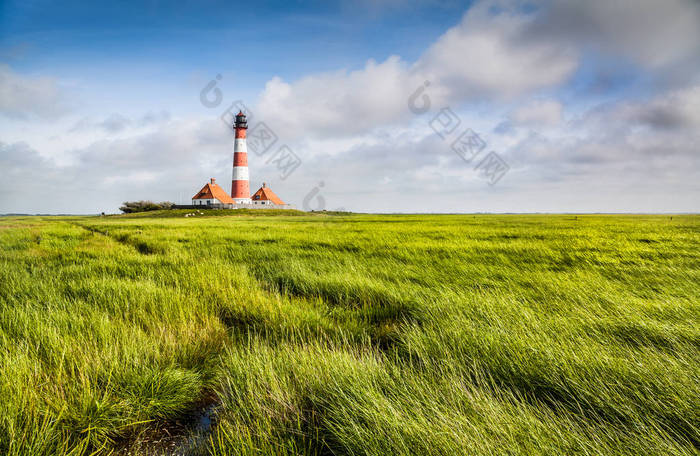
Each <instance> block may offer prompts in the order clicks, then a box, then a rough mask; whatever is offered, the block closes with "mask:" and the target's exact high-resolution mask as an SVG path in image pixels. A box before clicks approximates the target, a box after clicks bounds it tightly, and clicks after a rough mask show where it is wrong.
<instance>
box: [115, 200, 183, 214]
mask: <svg viewBox="0 0 700 456" xmlns="http://www.w3.org/2000/svg"><path fill="white" fill-rule="evenodd" d="M174 205H175V203H171V202H170V201H163V202H160V203H154V202H153V201H125V202H124V205H123V206H122V207H120V208H119V210H120V211H122V212H123V213H125V214H133V213H134V212H147V211H159V210H162V209H171V208H172V207H173V206H174Z"/></svg>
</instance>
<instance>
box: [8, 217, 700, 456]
mask: <svg viewBox="0 0 700 456" xmlns="http://www.w3.org/2000/svg"><path fill="white" fill-rule="evenodd" d="M185 212H187V211H185ZM263 212H264V211H259V212H257V213H246V212H243V211H241V212H238V213H237V214H238V215H236V216H227V217H221V216H220V215H224V214H226V213H225V212H223V211H219V212H216V213H215V214H212V215H219V216H217V217H209V216H201V215H197V216H195V217H189V218H184V216H183V214H184V212H181V211H180V212H179V211H172V212H164V213H160V214H148V215H135V216H117V217H65V218H51V217H46V218H39V217H23V218H0V414H1V416H0V454H10V455H53V454H71V455H89V454H95V455H98V454H104V455H107V454H161V453H162V454H170V453H173V452H180V453H183V454H193V455H197V454H213V455H234V454H322V455H331V454H332V455H349V454H371V455H390V454H400V455H423V454H435V455H457V454H493V455H502V454H513V455H515V454H522V455H532V454H630V455H647V454H658V455H697V454H699V453H700V350H699V349H700V217H698V216H673V217H672V218H671V217H670V216H580V215H579V216H574V215H560V216H537V215H532V216H515V215H514V216H508V215H503V216H495V215H477V216H473V215H348V214H346V215H342V214H315V215H300V214H299V213H294V212H286V213H279V212H274V211H271V212H264V213H263ZM202 410H207V411H208V412H207V417H210V418H211V419H212V423H211V425H210V426H206V425H202V424H201V423H199V422H198V421H197V420H198V418H197V416H199V414H201V413H202ZM199 421H202V420H201V419H199Z"/></svg>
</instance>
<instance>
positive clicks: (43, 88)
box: [0, 64, 66, 118]
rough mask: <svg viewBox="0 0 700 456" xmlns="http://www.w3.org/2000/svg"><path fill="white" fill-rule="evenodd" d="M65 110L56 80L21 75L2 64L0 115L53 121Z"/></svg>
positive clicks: (0, 73)
mask: <svg viewBox="0 0 700 456" xmlns="http://www.w3.org/2000/svg"><path fill="white" fill-rule="evenodd" d="M65 109H66V107H65V104H64V100H63V95H62V93H61V90H60V89H59V86H58V84H57V82H56V80H55V79H53V78H49V77H32V76H26V75H22V74H19V73H16V72H14V71H13V70H12V69H11V68H10V67H9V66H8V65H5V64H0V114H2V115H5V116H8V117H15V118H27V117H29V116H39V117H54V116H57V115H59V114H62V113H63V112H65Z"/></svg>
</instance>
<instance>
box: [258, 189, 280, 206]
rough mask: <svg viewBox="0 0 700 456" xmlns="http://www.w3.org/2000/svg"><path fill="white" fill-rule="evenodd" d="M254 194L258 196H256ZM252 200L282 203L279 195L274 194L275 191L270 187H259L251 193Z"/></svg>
mask: <svg viewBox="0 0 700 456" xmlns="http://www.w3.org/2000/svg"><path fill="white" fill-rule="evenodd" d="M256 196H257V197H258V198H256ZM250 199H252V200H253V201H272V204H284V201H282V200H281V199H280V198H279V196H277V195H275V192H273V191H272V190H270V187H260V189H258V191H257V192H255V193H253V196H251V197H250Z"/></svg>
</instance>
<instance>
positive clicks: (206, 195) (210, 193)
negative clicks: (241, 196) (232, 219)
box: [192, 184, 236, 204]
mask: <svg viewBox="0 0 700 456" xmlns="http://www.w3.org/2000/svg"><path fill="white" fill-rule="evenodd" d="M214 198H216V199H218V200H219V201H221V202H222V203H224V204H235V203H236V202H235V201H234V200H233V198H231V197H230V196H229V195H228V193H226V191H225V190H224V189H223V188H221V187H219V186H218V185H217V184H206V185H205V186H204V187H202V189H201V190H200V191H199V192H197V194H196V195H194V196H193V197H192V199H214Z"/></svg>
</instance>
